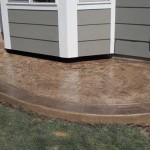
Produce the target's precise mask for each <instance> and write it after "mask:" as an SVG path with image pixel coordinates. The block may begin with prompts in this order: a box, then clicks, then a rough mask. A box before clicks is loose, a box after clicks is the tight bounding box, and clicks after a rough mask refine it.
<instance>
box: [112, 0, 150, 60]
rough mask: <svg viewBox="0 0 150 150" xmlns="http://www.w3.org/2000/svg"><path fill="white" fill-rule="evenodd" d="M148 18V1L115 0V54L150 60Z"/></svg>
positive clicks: (149, 25) (149, 23) (149, 20)
mask: <svg viewBox="0 0 150 150" xmlns="http://www.w3.org/2000/svg"><path fill="white" fill-rule="evenodd" d="M149 16H150V1H149V0H117V9H116V43H115V53H116V54H122V55H130V56H138V57H146V58H150V19H149Z"/></svg>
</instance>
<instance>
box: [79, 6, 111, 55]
mask: <svg viewBox="0 0 150 150" xmlns="http://www.w3.org/2000/svg"><path fill="white" fill-rule="evenodd" d="M110 22H111V10H110V9H99V10H98V9H95V10H92V9H91V10H78V54H79V56H89V55H100V54H109V53H110Z"/></svg>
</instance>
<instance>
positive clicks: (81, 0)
mask: <svg viewBox="0 0 150 150" xmlns="http://www.w3.org/2000/svg"><path fill="white" fill-rule="evenodd" d="M109 1H110V0H79V2H91V3H92V2H109Z"/></svg>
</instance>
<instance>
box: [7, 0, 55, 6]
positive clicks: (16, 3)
mask: <svg viewBox="0 0 150 150" xmlns="http://www.w3.org/2000/svg"><path fill="white" fill-rule="evenodd" d="M7 4H13V5H57V4H58V0H55V2H53V3H50V2H49V3H40V2H33V0H28V2H22V3H21V2H9V0H7Z"/></svg>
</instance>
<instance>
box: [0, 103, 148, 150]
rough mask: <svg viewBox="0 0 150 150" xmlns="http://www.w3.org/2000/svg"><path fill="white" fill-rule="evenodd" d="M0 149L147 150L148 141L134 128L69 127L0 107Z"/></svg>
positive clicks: (80, 125)
mask: <svg viewBox="0 0 150 150" xmlns="http://www.w3.org/2000/svg"><path fill="white" fill-rule="evenodd" d="M147 132H149V133H150V128H148V130H147ZM0 149H1V150H150V137H149V136H147V137H145V136H144V135H143V134H142V133H141V132H140V129H139V128H138V127H135V126H127V125H126V126H125V125H124V126H123V125H85V124H79V123H69V122H67V121H62V120H57V119H49V118H44V117H40V116H38V115H36V114H34V113H30V112H28V113H27V112H24V111H23V110H21V109H19V108H15V109H14V108H12V107H11V106H9V105H6V104H1V105H0Z"/></svg>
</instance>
